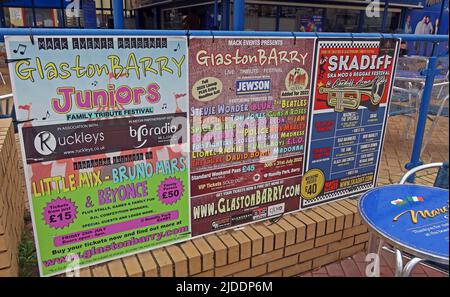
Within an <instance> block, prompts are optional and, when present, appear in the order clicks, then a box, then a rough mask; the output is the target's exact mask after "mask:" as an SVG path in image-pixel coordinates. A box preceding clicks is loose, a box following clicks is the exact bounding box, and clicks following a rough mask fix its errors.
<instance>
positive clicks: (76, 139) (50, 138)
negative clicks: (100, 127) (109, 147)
mask: <svg viewBox="0 0 450 297" xmlns="http://www.w3.org/2000/svg"><path fill="white" fill-rule="evenodd" d="M104 140H105V134H104V133H103V132H98V133H86V132H75V133H73V134H69V135H65V136H55V135H53V134H52V133H51V132H49V131H42V132H39V133H38V134H37V135H36V137H35V138H34V148H35V149H36V151H37V152H38V153H39V154H41V155H43V156H48V155H50V154H52V153H53V152H55V150H56V148H57V146H60V147H62V148H64V147H66V146H72V145H88V144H94V145H97V144H99V143H101V142H103V141H104Z"/></svg>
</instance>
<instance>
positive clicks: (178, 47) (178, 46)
mask: <svg viewBox="0 0 450 297" xmlns="http://www.w3.org/2000/svg"><path fill="white" fill-rule="evenodd" d="M179 49H180V43H179V42H178V45H177V48H176V49H174V50H173V51H174V52H176V51H178V50H179Z"/></svg>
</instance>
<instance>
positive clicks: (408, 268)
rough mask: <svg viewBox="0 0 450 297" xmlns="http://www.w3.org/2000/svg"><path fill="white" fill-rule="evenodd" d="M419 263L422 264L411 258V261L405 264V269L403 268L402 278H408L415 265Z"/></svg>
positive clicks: (420, 260) (419, 260) (418, 259)
mask: <svg viewBox="0 0 450 297" xmlns="http://www.w3.org/2000/svg"><path fill="white" fill-rule="evenodd" d="M420 262H422V259H420V258H413V259H411V261H409V262H408V263H406V265H405V267H404V268H403V271H402V275H401V276H402V277H409V276H410V275H411V271H412V270H413V269H414V267H416V265H417V264H419V263H420Z"/></svg>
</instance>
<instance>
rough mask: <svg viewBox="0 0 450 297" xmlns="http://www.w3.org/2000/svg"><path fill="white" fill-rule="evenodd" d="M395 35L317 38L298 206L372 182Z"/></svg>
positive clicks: (366, 186) (394, 56)
mask: <svg viewBox="0 0 450 297" xmlns="http://www.w3.org/2000/svg"><path fill="white" fill-rule="evenodd" d="M399 42H400V41H399V39H392V38H386V39H319V40H318V45H317V53H316V55H317V56H316V69H315V78H314V84H313V86H314V93H313V100H312V104H311V118H310V120H309V125H308V129H309V141H308V148H307V158H306V160H305V174H304V176H303V180H302V186H301V193H302V200H301V208H307V207H311V206H315V205H318V204H322V203H326V202H330V201H333V200H336V199H339V198H342V197H349V196H350V195H354V194H357V193H361V192H363V191H366V190H368V189H370V188H372V187H373V186H374V185H375V182H376V177H377V172H378V166H379V162H380V158H381V151H382V145H383V139H384V131H385V127H386V120H387V115H388V108H389V101H390V97H391V89H392V83H393V78H394V72H395V69H396V63H397V56H398V48H399Z"/></svg>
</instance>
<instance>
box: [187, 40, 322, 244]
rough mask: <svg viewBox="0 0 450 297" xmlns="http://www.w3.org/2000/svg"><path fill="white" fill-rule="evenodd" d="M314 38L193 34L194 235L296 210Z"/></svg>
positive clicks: (191, 94) (192, 158) (191, 161)
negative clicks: (212, 36) (201, 35)
mask: <svg viewBox="0 0 450 297" xmlns="http://www.w3.org/2000/svg"><path fill="white" fill-rule="evenodd" d="M314 47H315V38H265V37H255V38H251V37H250V38H242V37H229V38H222V37H215V38H211V37H208V38H201V37H192V38H191V40H190V46H189V77H190V79H189V81H190V82H189V91H190V98H189V100H190V107H189V120H190V137H191V138H190V140H191V156H190V164H191V167H190V168H191V176H190V178H191V179H190V182H191V208H192V209H191V219H192V234H193V236H197V235H201V234H206V233H211V232H215V231H218V230H223V229H226V228H230V227H234V226H238V225H242V224H246V223H250V222H254V221H258V220H262V219H267V218H274V217H277V216H280V215H282V214H283V213H288V212H292V211H296V210H298V208H299V203H300V182H301V176H302V174H303V172H302V169H303V158H304V149H305V139H306V135H305V134H306V126H307V119H308V102H309V98H310V86H311V81H312V76H311V73H312V64H313V58H314V57H313V56H314Z"/></svg>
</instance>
